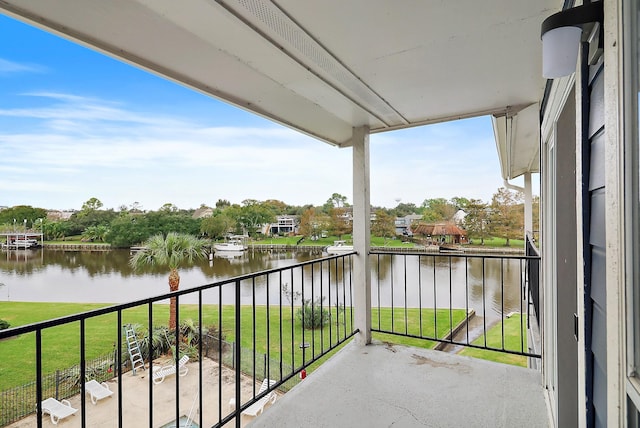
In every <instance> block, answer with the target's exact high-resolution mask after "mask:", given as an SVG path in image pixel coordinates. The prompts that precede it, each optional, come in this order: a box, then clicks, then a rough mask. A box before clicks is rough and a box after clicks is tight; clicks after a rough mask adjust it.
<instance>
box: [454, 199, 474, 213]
mask: <svg viewBox="0 0 640 428" xmlns="http://www.w3.org/2000/svg"><path fill="white" fill-rule="evenodd" d="M469 202H470V200H469V199H467V198H463V197H460V196H454V197H453V198H451V205H453V206H455V207H456V208H457V209H459V210H465V211H466V208H467V205H469Z"/></svg>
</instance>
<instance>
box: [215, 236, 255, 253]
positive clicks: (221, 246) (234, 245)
mask: <svg viewBox="0 0 640 428" xmlns="http://www.w3.org/2000/svg"><path fill="white" fill-rule="evenodd" d="M213 249H214V250H215V251H244V250H246V249H247V247H246V245H244V244H243V243H242V241H240V240H239V239H231V240H230V241H228V242H220V243H218V244H213Z"/></svg>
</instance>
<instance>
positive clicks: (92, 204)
mask: <svg viewBox="0 0 640 428" xmlns="http://www.w3.org/2000/svg"><path fill="white" fill-rule="evenodd" d="M102 205H103V204H102V201H100V199H98V198H95V197H94V198H90V199H88V200H87V201H86V202H85V203H83V204H82V209H81V211H85V212H86V211H95V210H99V209H100V208H102Z"/></svg>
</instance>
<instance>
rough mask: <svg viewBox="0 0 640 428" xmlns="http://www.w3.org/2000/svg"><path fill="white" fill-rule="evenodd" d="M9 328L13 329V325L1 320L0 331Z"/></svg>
mask: <svg viewBox="0 0 640 428" xmlns="http://www.w3.org/2000/svg"><path fill="white" fill-rule="evenodd" d="M9 327H11V324H9V322H8V321H5V320H0V330H6V329H8V328H9Z"/></svg>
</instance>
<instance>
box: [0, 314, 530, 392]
mask: <svg viewBox="0 0 640 428" xmlns="http://www.w3.org/2000/svg"><path fill="white" fill-rule="evenodd" d="M104 306H106V305H100V304H75V303H24V302H0V314H2V315H1V316H0V317H1V318H3V319H6V320H7V321H9V322H10V323H11V326H12V327H16V326H20V325H26V324H31V323H34V322H38V321H44V320H48V319H53V318H57V317H61V316H64V315H69V314H74V313H80V312H84V311H89V310H92V309H97V308H100V307H104ZM325 309H326V308H325ZM297 310H298V307H294V309H293V311H292V309H291V307H290V306H284V307H283V308H282V317H281V316H280V310H279V307H277V306H271V307H269V308H267V306H257V307H256V308H255V320H254V316H253V314H254V311H253V310H252V308H251V307H250V306H243V307H242V308H241V312H240V320H241V332H242V337H241V346H242V348H243V349H254V341H255V349H256V351H257V352H258V353H260V354H263V353H265V352H266V350H267V347H268V348H269V354H270V358H271V360H272V361H279V359H280V355H281V354H280V353H281V348H282V361H283V364H284V365H286V366H289V367H290V366H291V365H293V366H295V367H300V366H301V365H302V349H301V348H300V344H301V343H303V342H307V343H309V345H310V346H309V348H307V349H306V350H305V360H306V361H309V360H311V359H312V358H313V355H316V356H317V355H319V354H320V353H321V350H322V348H323V347H324V349H325V350H326V349H327V348H328V347H329V346H330V343H335V342H336V341H337V340H338V337H339V338H343V337H344V336H345V334H348V332H350V331H351V330H352V329H353V328H352V324H351V313H350V310H349V309H347V310H346V311H340V312H339V313H338V314H337V317H336V309H335V308H332V310H331V316H332V320H331V325H330V326H329V325H325V327H324V328H323V329H322V330H320V329H316V330H305V331H304V338H303V331H302V328H301V322H300V320H299V319H298V318H297V316H296V312H297ZM420 315H422V319H421V318H420ZM267 316H268V317H269V322H268V323H267ZM405 316H406V324H405ZM147 317H148V316H147V307H146V306H143V307H136V308H131V309H127V310H125V311H123V313H122V322H123V324H126V323H135V324H141V325H143V326H146V325H147V324H148V318H147ZM180 318H181V319H188V318H191V319H193V320H197V319H198V313H197V306H196V305H187V304H184V305H180ZM392 318H393V328H392V326H391V320H392ZM435 318H436V322H437V332H436V329H435V328H434V326H435V323H434V311H433V309H423V310H422V314H421V313H420V310H419V309H412V308H409V309H408V310H407V313H406V315H405V312H404V310H403V309H394V311H393V317H392V311H391V309H390V308H381V310H380V315H379V316H378V309H377V308H372V325H373V328H374V329H378V330H386V331H394V332H396V333H400V334H405V332H407V333H408V334H409V335H415V336H419V335H420V334H422V335H423V336H433V335H434V334H437V337H439V338H443V337H444V336H445V335H446V334H448V333H449V331H450V330H451V329H452V328H455V326H456V325H457V324H459V323H460V322H462V321H463V320H464V310H461V309H460V310H454V311H453V312H452V314H451V318H450V316H449V311H448V310H447V309H438V310H437V311H436V312H435ZM218 319H219V312H218V306H217V305H204V306H203V324H204V325H205V326H206V325H218ZM153 320H154V325H166V323H167V320H168V305H165V304H155V305H154V306H153ZM522 324H523V326H525V327H526V319H523V321H522ZM116 325H117V318H116V315H115V314H108V315H102V316H99V317H94V318H91V319H88V320H87V321H86V322H85V341H86V346H85V352H86V358H87V359H88V360H91V359H94V358H96V357H98V356H102V355H106V354H108V353H109V352H112V351H113V349H114V348H113V347H114V344H115V343H116V341H117V337H118V332H117V328H116ZM254 325H255V328H254ZM267 325H268V326H269V329H268V330H267ZM280 325H282V336H280V334H281V333H280ZM421 328H422V330H421ZM292 329H293V335H292ZM519 330H520V317H519V316H518V315H514V316H512V317H511V318H509V319H507V320H505V337H506V343H505V348H506V349H513V350H519V349H520V335H519ZM79 331H80V323H79V322H75V323H72V324H68V325H64V326H59V327H54V328H50V329H47V330H46V331H44V332H43V333H42V349H43V359H42V360H43V373H45V374H46V373H52V372H55V370H56V369H65V368H68V367H71V366H73V365H75V364H78V363H79V355H80V351H79V349H80V343H79ZM345 331H346V333H345ZM222 332H223V334H224V336H225V340H226V341H227V342H234V341H235V340H236V337H235V307H234V306H231V305H223V307H222ZM254 332H255V334H254ZM292 337H293V339H292ZM373 337H374V338H375V339H378V340H381V341H384V342H391V343H396V344H402V345H408V346H416V347H423V348H433V347H434V346H435V344H436V342H432V341H427V340H423V339H415V338H411V337H402V336H397V335H393V334H382V333H374V334H373ZM500 337H501V329H500V324H498V325H497V326H494V327H493V328H492V329H490V331H489V332H488V333H487V344H488V345H489V346H493V347H498V348H500V347H501V339H500ZM331 338H332V339H333V341H331ZM475 343H478V344H480V343H484V338H480V339H479V340H478V341H476V342H475ZM123 346H124V344H123ZM524 346H525V349H526V335H525V343H524ZM461 354H463V355H470V356H474V357H477V358H484V359H489V360H492V361H500V362H506V363H509V364H516V365H526V359H525V357H519V356H513V355H510V354H503V353H499V352H493V351H484V350H477V349H472V348H467V349H465V350H463V351H462V352H461ZM249 355H253V354H252V353H251V354H249ZM258 358H261V357H260V356H259V357H258ZM250 359H252V358H251V357H250ZM0 362H1V364H0V391H2V390H4V389H7V388H10V387H12V386H16V385H21V384H24V383H26V382H29V381H31V380H33V379H34V377H35V334H26V335H21V336H20V337H18V338H15V339H9V340H5V341H3V343H2V346H0ZM245 364H247V363H243V368H246V365H245ZM249 364H250V365H249V370H251V367H253V366H252V365H251V364H252V362H250V363H249ZM317 365H318V364H315V365H312V366H311V367H309V368H308V371H310V370H312V369H313V368H314V366H317Z"/></svg>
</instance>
